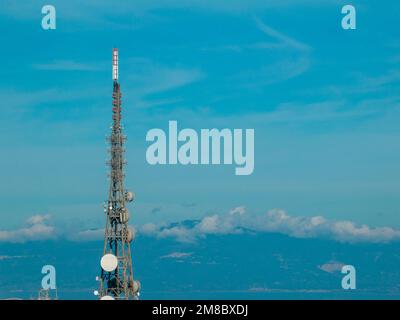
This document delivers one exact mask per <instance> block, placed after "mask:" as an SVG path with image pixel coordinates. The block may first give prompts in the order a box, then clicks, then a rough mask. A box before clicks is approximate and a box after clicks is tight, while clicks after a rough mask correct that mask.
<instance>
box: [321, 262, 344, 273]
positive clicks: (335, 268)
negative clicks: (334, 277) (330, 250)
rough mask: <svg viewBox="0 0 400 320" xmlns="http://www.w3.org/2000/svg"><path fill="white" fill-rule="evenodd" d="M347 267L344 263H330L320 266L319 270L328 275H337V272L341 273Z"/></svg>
mask: <svg viewBox="0 0 400 320" xmlns="http://www.w3.org/2000/svg"><path fill="white" fill-rule="evenodd" d="M344 265H345V263H343V262H339V261H335V260H332V261H328V262H326V263H324V264H322V265H319V266H318V269H320V270H322V271H325V272H328V273H335V272H339V271H341V270H342V267H343V266H344Z"/></svg>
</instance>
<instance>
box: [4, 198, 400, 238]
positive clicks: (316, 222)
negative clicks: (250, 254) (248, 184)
mask: <svg viewBox="0 0 400 320" xmlns="http://www.w3.org/2000/svg"><path fill="white" fill-rule="evenodd" d="M49 219H50V216H49V215H36V216H32V217H31V218H29V219H28V220H27V221H26V225H25V226H24V227H22V228H20V229H16V230H6V231H2V230H0V242H14V243H18V242H19V243H22V242H27V241H37V240H47V239H54V238H56V237H57V236H59V235H62V236H63V237H64V238H66V239H68V240H72V241H93V240H101V239H103V237H104V229H89V230H84V231H78V232H65V231H64V232H61V233H60V232H56V228H55V227H54V226H52V225H50V224H49ZM131 228H132V229H133V230H134V232H135V233H136V232H137V233H138V234H139V235H144V236H151V237H156V238H160V239H163V238H172V239H175V240H177V241H179V242H194V241H196V240H198V239H200V238H204V237H206V236H207V235H226V234H240V233H254V232H259V233H281V234H285V235H288V236H290V237H295V238H322V239H331V240H335V241H339V242H347V243H357V242H367V243H389V242H394V241H399V240H400V230H399V229H395V228H392V227H371V226H368V225H365V224H361V225H359V224H356V223H355V222H352V221H346V220H341V221H336V220H328V219H326V218H324V217H322V216H313V217H305V216H291V215H289V214H288V213H286V212H285V211H284V210H281V209H273V210H270V211H268V212H267V213H265V214H262V215H253V214H249V213H247V212H246V208H245V207H244V206H240V207H236V208H233V209H232V210H230V211H229V212H228V213H227V214H223V215H217V214H214V215H208V216H205V217H204V218H202V219H201V220H198V221H183V222H180V223H174V224H155V223H148V224H145V225H143V226H141V227H137V228H134V227H132V226H131Z"/></svg>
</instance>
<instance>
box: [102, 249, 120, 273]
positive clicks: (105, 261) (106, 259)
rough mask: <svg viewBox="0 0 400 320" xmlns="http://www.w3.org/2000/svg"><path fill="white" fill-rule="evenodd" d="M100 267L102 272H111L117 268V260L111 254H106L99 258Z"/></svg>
mask: <svg viewBox="0 0 400 320" xmlns="http://www.w3.org/2000/svg"><path fill="white" fill-rule="evenodd" d="M100 265H101V267H102V269H103V270H104V271H107V272H112V271H114V270H115V269H116V268H117V266H118V259H117V257H116V256H114V255H113V254H111V253H107V254H105V255H104V256H103V257H102V258H101V260H100Z"/></svg>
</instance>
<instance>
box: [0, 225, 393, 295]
mask: <svg viewBox="0 0 400 320" xmlns="http://www.w3.org/2000/svg"><path fill="white" fill-rule="evenodd" d="M196 223H198V221H196V220H188V221H184V222H182V223H180V225H182V224H183V225H185V226H187V227H193V226H194V225H195V224H196ZM102 249H103V243H102V241H87V242H73V241H67V240H58V241H43V242H29V243H24V244H5V243H2V244H0V267H1V270H2V271H1V276H0V298H2V299H4V298H11V297H14V298H15V297H17V298H25V299H27V298H30V297H35V296H36V295H37V291H38V289H39V287H40V284H41V278H42V274H41V268H42V266H43V265H46V264H52V265H54V266H55V267H56V270H57V286H58V295H59V297H60V299H94V298H95V296H94V295H93V290H95V289H96V288H97V283H96V281H95V277H96V275H98V274H99V269H100V265H99V260H100V257H101V254H102ZM399 252H400V243H392V244H343V243H339V242H336V241H331V240H320V239H298V238H292V237H288V236H285V235H280V234H273V233H254V232H252V233H250V232H243V233H240V234H234V235H207V236H206V237H204V238H202V239H198V240H197V241H196V242H194V243H182V242H177V241H175V240H172V239H157V238H154V237H149V236H140V235H139V236H138V238H137V239H136V241H135V243H134V250H133V260H134V271H135V276H136V277H137V278H138V279H139V280H140V281H141V283H142V296H141V297H142V299H197V298H199V299H364V298H365V299H398V298H400V273H399V272H398V266H399V265H400V254H399ZM345 264H351V265H354V266H355V267H356V270H357V289H356V290H354V291H345V290H343V289H342V288H341V279H342V277H343V275H342V274H341V272H340V270H341V266H342V265H345Z"/></svg>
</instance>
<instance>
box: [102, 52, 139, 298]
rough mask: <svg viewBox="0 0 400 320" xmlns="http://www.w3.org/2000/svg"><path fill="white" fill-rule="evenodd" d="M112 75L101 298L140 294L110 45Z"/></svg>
mask: <svg viewBox="0 0 400 320" xmlns="http://www.w3.org/2000/svg"><path fill="white" fill-rule="evenodd" d="M112 60H113V68H112V76H113V81H114V89H113V95H112V98H113V100H112V106H113V107H112V112H113V116H112V119H113V124H112V131H111V136H110V137H109V138H108V141H109V143H110V149H109V152H110V154H111V158H110V160H109V161H108V163H107V164H108V165H109V166H110V174H109V175H110V189H109V195H108V201H107V202H106V203H105V206H104V212H105V213H106V219H107V222H106V229H105V239H104V254H103V257H102V258H101V261H100V265H101V277H100V278H99V281H100V287H99V291H98V292H96V293H97V294H98V295H99V298H100V299H101V300H112V299H118V300H122V299H127V300H128V299H135V300H137V299H138V298H139V290H140V283H139V281H137V280H134V279H133V272H132V256H131V242H132V240H133V237H134V233H133V230H131V229H130V228H129V227H128V220H129V212H128V209H127V208H126V206H125V205H126V203H127V202H131V201H132V200H133V198H134V194H133V193H132V192H130V191H127V190H125V186H124V178H125V174H124V167H125V164H126V161H125V159H124V153H125V149H124V143H125V140H126V137H125V136H124V135H123V132H122V126H121V91H120V85H119V82H118V49H113V57H112Z"/></svg>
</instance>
